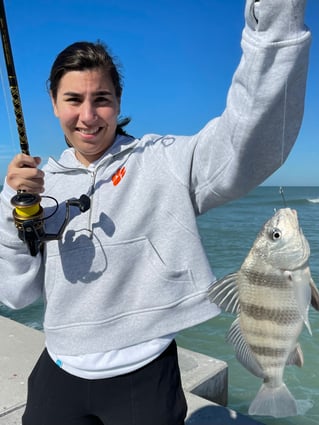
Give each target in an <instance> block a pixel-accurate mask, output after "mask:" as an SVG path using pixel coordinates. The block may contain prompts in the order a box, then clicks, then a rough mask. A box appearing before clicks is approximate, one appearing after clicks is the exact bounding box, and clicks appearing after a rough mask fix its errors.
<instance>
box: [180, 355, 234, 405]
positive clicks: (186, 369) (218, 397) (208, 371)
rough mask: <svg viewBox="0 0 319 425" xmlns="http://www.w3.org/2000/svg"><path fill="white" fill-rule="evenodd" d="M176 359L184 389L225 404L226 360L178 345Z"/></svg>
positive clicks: (226, 393) (226, 385)
mask: <svg viewBox="0 0 319 425" xmlns="http://www.w3.org/2000/svg"><path fill="white" fill-rule="evenodd" d="M178 359H179V365H180V369H181V376H182V383H183V388H184V390H185V391H188V392H190V393H192V394H195V395H197V396H199V397H202V398H205V399H206V400H210V401H213V402H214V403H217V404H221V405H222V406H227V398H228V366H227V363H226V362H224V361H222V360H217V359H214V358H213V357H209V356H206V355H204V354H200V353H196V352H195V351H190V350H186V349H185V348H181V347H178Z"/></svg>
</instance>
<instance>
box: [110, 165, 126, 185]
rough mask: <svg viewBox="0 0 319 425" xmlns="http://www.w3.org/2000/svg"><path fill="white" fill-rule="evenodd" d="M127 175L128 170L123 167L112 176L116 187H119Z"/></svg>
mask: <svg viewBox="0 0 319 425" xmlns="http://www.w3.org/2000/svg"><path fill="white" fill-rule="evenodd" d="M125 173H126V168H125V167H122V168H119V169H118V170H117V172H116V173H115V174H113V176H112V182H113V185H114V186H117V185H118V184H119V183H120V181H121V180H122V178H123V177H124V175H125Z"/></svg>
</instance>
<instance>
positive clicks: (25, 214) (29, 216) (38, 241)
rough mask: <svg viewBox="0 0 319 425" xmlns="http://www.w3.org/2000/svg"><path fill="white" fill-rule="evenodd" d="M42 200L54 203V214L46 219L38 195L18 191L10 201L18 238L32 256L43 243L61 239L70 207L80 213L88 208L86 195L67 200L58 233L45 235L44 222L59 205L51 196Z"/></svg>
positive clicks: (68, 219)
mask: <svg viewBox="0 0 319 425" xmlns="http://www.w3.org/2000/svg"><path fill="white" fill-rule="evenodd" d="M44 198H50V199H53V200H54V201H55V203H56V208H55V210H54V212H53V213H52V214H50V215H49V216H47V217H44V214H43V208H42V207H41V205H40V201H41V197H40V196H39V195H37V194H33V193H27V192H23V191H18V193H17V194H16V195H15V196H14V197H13V198H12V199H11V204H12V205H13V206H14V210H13V218H14V222H15V225H16V228H17V229H18V236H19V238H20V239H21V240H22V241H23V242H25V243H27V244H28V247H29V251H30V254H31V255H32V256H36V255H37V254H38V252H39V251H40V249H41V247H42V245H43V243H44V242H48V241H53V240H59V239H62V236H63V232H64V230H65V228H66V226H67V224H68V223H69V221H70V207H71V206H74V207H77V208H79V210H80V211H81V212H85V211H87V210H88V209H89V208H90V198H89V197H88V196H87V195H81V196H80V198H79V199H68V200H67V201H66V202H65V205H66V212H65V218H64V221H63V223H62V225H61V227H60V229H59V231H58V232H57V233H46V232H45V227H44V222H45V220H47V219H48V218H50V217H52V216H53V215H54V214H55V213H56V212H57V210H58V208H59V204H58V202H57V200H56V199H55V198H52V197H51V196H44Z"/></svg>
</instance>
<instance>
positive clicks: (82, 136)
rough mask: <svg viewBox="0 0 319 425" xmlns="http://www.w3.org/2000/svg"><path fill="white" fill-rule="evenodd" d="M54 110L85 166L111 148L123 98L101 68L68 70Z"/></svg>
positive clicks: (54, 100)
mask: <svg viewBox="0 0 319 425" xmlns="http://www.w3.org/2000/svg"><path fill="white" fill-rule="evenodd" d="M51 99H52V104H53V109H54V113H55V115H56V117H58V118H59V120H60V124H61V127H62V130H63V131H64V134H65V136H66V137H67V139H68V142H69V143H70V144H71V145H72V146H73V147H74V149H75V152H76V157H77V158H78V160H79V161H81V162H82V164H84V165H85V166H88V165H89V164H90V163H91V162H93V161H95V160H97V159H98V158H100V157H101V156H102V155H103V153H104V152H105V151H106V150H107V149H108V148H109V147H110V146H111V145H112V143H113V141H114V138H115V132H116V127H117V117H118V114H119V112H120V99H118V98H117V97H116V95H115V88H114V85H113V83H112V80H111V79H110V77H109V75H108V74H107V73H105V72H103V70H101V69H98V68H97V69H92V70H85V71H69V72H67V73H66V74H64V76H63V77H62V78H61V80H60V83H59V86H58V91H57V96H56V99H53V98H52V96H51Z"/></svg>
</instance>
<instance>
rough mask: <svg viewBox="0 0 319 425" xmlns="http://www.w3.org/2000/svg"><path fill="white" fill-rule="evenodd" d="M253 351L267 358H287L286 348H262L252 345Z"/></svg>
mask: <svg viewBox="0 0 319 425" xmlns="http://www.w3.org/2000/svg"><path fill="white" fill-rule="evenodd" d="M251 349H252V351H253V352H254V353H255V354H257V355H259V356H265V357H276V358H277V357H284V356H287V350H286V349H285V348H272V347H262V346H257V345H251Z"/></svg>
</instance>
